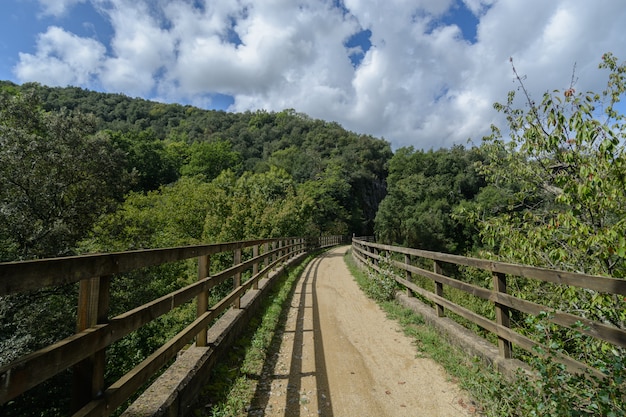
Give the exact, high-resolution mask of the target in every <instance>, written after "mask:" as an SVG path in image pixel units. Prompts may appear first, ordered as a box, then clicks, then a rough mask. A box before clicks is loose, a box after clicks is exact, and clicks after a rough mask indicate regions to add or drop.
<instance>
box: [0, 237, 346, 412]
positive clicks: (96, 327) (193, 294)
mask: <svg viewBox="0 0 626 417" xmlns="http://www.w3.org/2000/svg"><path fill="white" fill-rule="evenodd" d="M341 242H342V237H341V236H323V237H319V238H299V237H298V238H296V237H289V238H277V239H259V240H249V241H240V242H230V243H220V244H212V245H198V246H187V247H177V248H167V249H151V250H139V251H130V252H120V253H110V254H96V255H83V256H74V257H66V258H55V259H42V260H35V261H26V262H10V263H2V264H0V297H2V296H8V295H11V294H18V293H25V292H29V291H35V290H40V289H44V288H47V287H55V286H60V285H66V284H72V283H79V292H78V294H79V295H78V307H77V309H78V313H77V332H76V334H74V335H72V336H70V337H68V338H66V339H63V340H61V341H59V342H57V343H54V344H53V345H50V346H47V347H45V348H43V349H41V350H38V351H36V352H33V353H31V354H28V355H26V356H24V357H22V358H19V359H17V360H16V361H14V362H12V363H9V364H7V365H5V366H2V367H1V368H0V404H5V403H7V402H8V401H10V400H12V399H14V398H16V397H17V396H19V395H21V394H22V393H24V392H25V391H27V390H29V389H30V388H32V387H34V386H36V385H38V384H40V383H42V382H43V381H45V380H47V379H49V378H51V377H53V376H54V375H57V374H59V373H60V372H63V371H65V370H66V369H68V368H72V369H73V374H74V389H73V400H72V403H73V405H72V408H73V411H72V412H73V413H74V414H73V415H74V416H95V415H98V416H103V415H105V416H106V415H110V414H111V413H113V412H114V411H115V409H116V408H117V407H119V406H120V405H122V404H123V403H124V402H126V401H127V400H128V398H130V397H131V396H132V395H133V394H134V393H135V392H136V391H137V390H138V389H139V388H140V387H141V386H143V385H144V384H145V383H146V382H148V381H149V380H150V379H151V378H152V377H153V376H154V375H155V374H156V373H157V372H158V371H159V370H160V369H162V368H163V366H165V365H166V364H167V363H168V361H170V360H171V359H172V358H174V357H175V356H176V354H177V353H178V352H179V351H180V350H181V349H182V348H184V347H185V346H186V345H188V344H189V343H191V342H193V341H194V340H195V343H196V344H197V345H198V346H206V343H207V328H208V325H209V324H210V323H211V322H212V321H213V320H214V319H215V318H217V317H218V316H219V315H220V314H221V313H223V312H224V311H225V310H227V309H228V308H231V307H233V308H239V307H240V299H241V297H242V295H243V294H244V293H245V292H246V291H248V290H249V289H257V288H258V282H259V280H260V279H261V278H263V277H266V276H268V274H269V272H270V271H271V270H273V269H275V268H277V267H278V266H279V265H280V264H282V263H284V262H286V261H288V260H290V259H292V258H295V257H297V256H300V255H301V254H303V253H305V252H307V251H308V250H311V249H314V248H318V247H329V246H334V245H337V244H339V243H341ZM243 250H248V251H250V252H251V255H250V256H251V258H250V259H247V260H245V261H242V251H243ZM220 253H232V254H233V259H234V262H233V266H232V267H230V268H227V269H225V270H222V271H219V272H217V273H214V274H213V275H210V273H209V270H210V268H209V266H210V263H211V256H212V255H216V254H220ZM194 258H196V259H197V262H198V279H197V281H196V282H195V283H193V284H190V285H188V286H186V287H184V288H181V289H178V290H176V291H174V292H171V293H169V294H167V295H165V296H162V297H160V298H157V299H155V300H152V301H150V302H149V303H147V304H144V305H141V306H139V307H137V308H135V309H133V310H130V311H127V312H125V313H122V314H120V315H118V316H115V317H109V316H108V311H109V307H110V306H109V304H110V283H111V279H112V277H114V276H115V275H116V274H121V273H124V272H130V271H135V270H138V269H141V268H145V267H150V266H157V265H163V264H166V263H171V262H176V261H182V260H187V259H194ZM247 271H248V272H250V273H251V277H250V278H249V279H248V280H246V281H245V282H244V283H242V273H244V272H247ZM231 278H232V280H233V288H232V291H231V292H230V293H229V294H228V295H227V296H226V297H224V298H222V299H221V300H220V301H218V302H217V303H216V304H215V305H213V306H209V292H210V290H211V289H212V288H214V287H215V286H217V285H219V284H221V283H223V282H225V281H227V280H228V279H231ZM193 300H196V304H197V318H196V319H195V320H194V321H193V322H192V323H191V324H189V325H188V326H187V327H186V328H185V329H184V330H183V331H181V332H180V333H178V334H177V335H176V336H174V337H173V338H172V339H171V340H169V341H168V342H167V343H166V344H165V345H163V346H161V347H160V348H159V349H158V350H156V351H155V352H154V353H152V354H151V355H150V356H149V357H148V358H146V359H145V360H144V361H143V362H142V363H140V364H139V365H137V366H136V367H135V368H134V369H133V370H131V371H130V372H128V373H127V374H126V375H124V376H123V377H122V378H120V379H119V380H118V381H117V382H115V383H113V384H112V385H110V386H108V387H106V386H105V381H104V375H105V370H106V369H105V364H106V362H105V351H106V348H107V347H108V346H110V345H111V344H113V343H114V342H116V341H119V340H120V339H122V338H123V337H125V336H127V335H129V334H130V333H132V332H133V331H135V330H137V329H139V328H140V327H142V326H143V325H145V324H147V323H149V322H151V321H153V320H155V319H157V318H158V317H160V316H162V315H164V314H166V313H168V312H170V311H172V310H173V309H175V308H177V307H180V306H182V305H183V304H185V303H189V302H191V301H193Z"/></svg>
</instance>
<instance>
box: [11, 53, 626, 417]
mask: <svg viewBox="0 0 626 417" xmlns="http://www.w3.org/2000/svg"><path fill="white" fill-rule="evenodd" d="M599 66H600V69H599V70H600V71H602V72H603V74H606V76H607V86H606V89H605V90H604V91H601V92H597V93H596V92H579V91H577V90H576V89H575V86H574V85H572V86H570V88H569V89H566V90H565V91H559V90H554V91H551V92H546V93H545V95H544V96H543V97H542V98H541V99H540V100H536V99H535V98H533V97H531V96H530V95H529V93H528V92H527V91H526V89H525V86H524V82H523V77H522V76H519V75H518V74H517V72H516V69H515V67H514V66H513V73H514V75H515V77H516V80H517V82H518V89H517V90H516V91H513V92H511V93H510V94H509V96H508V97H507V100H506V102H505V103H496V104H494V108H495V111H498V112H500V113H502V114H504V116H505V117H506V120H507V126H492V134H491V135H489V136H487V137H485V138H482V141H481V143H480V144H479V145H474V144H472V145H471V146H468V147H464V146H460V145H457V146H453V147H452V148H449V149H446V148H442V149H438V150H433V149H431V150H420V149H415V148H413V147H405V148H400V149H397V150H396V151H395V152H392V150H391V146H390V143H389V142H387V141H386V140H384V139H380V138H375V137H372V136H368V135H360V134H356V133H353V132H349V131H347V130H345V129H344V128H342V127H341V126H340V125H339V124H337V123H333V122H326V121H322V120H315V119H311V118H309V117H308V116H307V115H304V114H301V113H297V112H296V111H295V110H292V109H287V110H284V111H281V112H267V111H263V110H259V111H255V112H246V113H229V112H224V111H210V110H202V109H199V108H196V107H193V106H183V105H178V104H163V103H157V102H151V101H147V100H143V99H138V98H130V97H127V96H125V95H122V94H108V93H99V92H94V91H88V90H84V89H81V88H77V87H66V88H58V87H54V88H53V87H46V86H42V85H39V84H36V83H26V84H23V85H16V84H13V83H11V82H7V81H4V82H0V262H8V261H17V260H29V259H38V258H44V257H55V256H66V255H73V254H81V253H88V252H89V253H90V252H108V251H122V250H129V249H139V248H156V247H169V246H178V245H188V244H195V243H200V242H203V243H214V242H224V241H234V240H243V239H253V238H259V237H279V236H319V235H333V234H342V235H348V236H352V235H353V234H354V235H360V236H364V235H375V236H376V238H377V240H379V241H381V242H383V243H389V244H398V245H404V246H410V247H413V248H419V249H427V250H434V251H442V252H449V253H455V254H462V255H471V256H477V257H488V258H493V259H498V260H504V261H508V262H518V263H525V264H530V265H535V266H543V267H549V268H555V269H562V270H567V271H574V272H584V273H588V274H598V275H606V276H612V277H616V278H624V277H625V275H626V154H625V150H624V145H625V141H624V139H625V128H626V126H625V124H624V116H623V115H622V114H620V112H619V111H618V109H619V105H618V103H619V101H620V99H621V97H622V96H623V94H624V92H625V91H626V65H625V64H623V63H622V64H620V63H619V62H618V60H617V58H616V57H614V56H613V55H612V54H610V53H607V54H605V55H604V56H603V58H602V61H601V63H600V65H599ZM572 79H574V78H572ZM520 102H521V103H522V104H521V105H520V104H519V103H520ZM225 262H226V261H225ZM218 266H219V265H216V267H218ZM460 272H463V271H459V273H460ZM465 272H467V271H465ZM172 277H175V278H172ZM466 277H467V279H469V280H475V281H477V282H478V281H480V280H483V279H484V277H479V276H472V275H471V273H470V274H468V275H466ZM132 278H133V280H134V282H137V283H143V284H144V285H133V286H128V285H124V284H122V283H121V281H122V280H120V284H119V285H118V286H116V287H115V288H114V289H113V293H114V297H117V299H118V301H119V306H120V308H122V307H132V305H133V304H134V305H137V304H139V303H141V302H142V300H148V299H152V298H154V297H155V296H159V295H160V294H164V293H167V292H168V291H171V289H172V288H174V287H176V286H177V285H178V286H181V285H183V284H184V283H185V282H188V281H190V280H192V279H193V278H194V277H193V271H192V268H190V267H189V266H188V265H177V266H174V267H171V268H169V269H168V268H157V269H155V270H152V271H148V272H146V273H145V274H138V275H137V276H133V277H132ZM528 285H530V284H528ZM518 290H519V291H520V292H522V293H525V294H527V298H528V299H531V300H532V299H533V297H543V301H544V303H545V302H546V301H545V299H548V300H549V302H551V303H552V304H551V305H553V306H554V307H555V308H558V309H561V310H563V311H570V310H576V311H577V312H578V313H580V312H581V311H582V312H583V314H587V315H588V316H589V317H590V318H593V319H596V320H601V321H603V322H605V323H610V324H611V325H614V326H616V327H619V328H625V326H626V308H625V307H626V305H625V304H626V301H625V300H623V299H618V298H617V297H614V298H611V297H608V296H605V295H602V294H595V293H594V294H592V293H590V292H588V291H575V290H571V289H563V290H562V291H561V292H557V293H545V292H544V291H542V288H531V287H524V286H523V285H521V286H520V288H519V289H518ZM75 296H76V288H75V287H73V286H69V287H66V288H58V289H54V290H51V291H45V292H43V291H42V292H38V293H36V294H26V295H20V296H11V297H0V365H3V364H6V363H8V362H10V361H12V360H13V359H15V358H17V357H19V356H21V355H23V354H25V353H27V352H31V351H34V350H36V349H38V348H40V347H42V346H45V345H47V344H50V343H52V342H53V341H55V340H59V339H60V338H62V337H65V336H67V335H69V334H71V333H72V332H73V323H74V322H75V320H74V319H73V315H74V314H75V312H74V311H70V309H68V308H66V304H67V301H66V300H67V299H68V297H75ZM475 308H479V306H478V307H477V306H475ZM190 314H191V313H190ZM184 316H185V314H184V313H183V314H181V316H180V317H167V318H165V319H164V320H168V326H169V328H171V331H175V329H176V328H177V327H180V326H182V325H183V323H184V322H185V320H187V319H188V317H184ZM59 323H61V324H59ZM530 327H531V326H530V325H529V330H528V331H529V332H530V331H531V330H532V329H530ZM34 329H37V330H38V332H37V333H38V334H37V336H34V334H33V332H34ZM161 333H162V332H159V329H158V328H156V326H155V327H154V328H146V329H141V331H140V332H138V334H137V335H135V336H133V338H131V340H127V341H124V344H123V345H120V346H117V347H114V348H113V349H112V351H111V352H109V354H108V359H107V360H110V361H113V362H115V363H116V366H117V367H118V368H119V369H120V370H123V369H128V368H129V367H131V366H132V365H133V364H134V363H137V361H140V360H141V358H142V356H141V354H140V353H141V352H144V353H145V352H149V351H150V349H151V348H152V347H153V346H157V345H158V343H159V342H160V341H161V340H163V338H165V337H166V335H163V334H161ZM570 338H571V334H560V335H554V339H553V340H554V341H555V343H557V346H563V345H565V344H567V345H568V348H570V349H573V351H574V352H575V354H578V355H581V356H585V357H587V358H591V360H592V361H596V362H597V364H598V366H600V367H604V368H605V369H607V372H613V371H615V370H616V369H617V370H619V369H623V368H624V364H623V359H621V358H622V357H623V356H624V355H623V354H624V352H621V351H619V352H617V351H615V349H611V348H609V347H608V346H606V345H601V344H600V345H587V344H586V342H585V341H580V340H578V341H571V340H570ZM131 351H132V352H140V353H137V354H133V355H135V356H133V357H129V356H128V354H127V353H126V352H131ZM114 377H115V375H108V376H107V378H111V379H113V378H114ZM618 385H619V384H618ZM576 389H578V388H576ZM37 390H39V391H37ZM62 390H63V382H59V381H56V382H55V381H52V382H51V384H50V386H47V387H40V388H37V389H35V390H33V393H32V394H31V397H30V401H31V402H38V401H42V400H41V398H44V397H41V395H43V394H42V393H44V392H46V393H47V394H45V398H47V399H50V398H55V397H56V396H57V395H56V394H58V393H59V392H60V391H62ZM569 394H571V392H569ZM569 394H568V395H569ZM28 401H29V400H28V399H27V400H25V401H24V403H23V404H14V405H12V406H11V408H7V409H6V410H4V411H3V415H4V414H5V413H6V415H20V413H21V414H23V413H25V412H27V410H28V408H22V407H28V406H29V405H28ZM52 404H53V405H52V406H50V407H49V411H48V414H46V415H62V414H63V413H62V412H61V411H60V410H62V409H63V406H64V404H63V401H58V400H57V399H55V401H53V402H52ZM581 407H582V406H581ZM0 410H2V408H0ZM579 415H587V414H584V413H581V414H579ZM616 415H617V414H616Z"/></svg>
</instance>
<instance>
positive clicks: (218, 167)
mask: <svg viewBox="0 0 626 417" xmlns="http://www.w3.org/2000/svg"><path fill="white" fill-rule="evenodd" d="M241 162H242V160H241V155H240V154H239V153H238V152H235V151H233V150H232V145H231V144H230V142H227V141H222V140H218V141H215V142H194V143H193V144H191V146H189V149H188V157H187V161H186V163H185V164H184V165H183V166H182V168H181V174H182V175H186V176H193V175H203V176H204V178H205V179H207V180H212V179H213V178H215V177H217V176H218V175H219V174H220V173H221V172H222V171H224V170H225V169H232V170H234V171H239V170H240V169H241Z"/></svg>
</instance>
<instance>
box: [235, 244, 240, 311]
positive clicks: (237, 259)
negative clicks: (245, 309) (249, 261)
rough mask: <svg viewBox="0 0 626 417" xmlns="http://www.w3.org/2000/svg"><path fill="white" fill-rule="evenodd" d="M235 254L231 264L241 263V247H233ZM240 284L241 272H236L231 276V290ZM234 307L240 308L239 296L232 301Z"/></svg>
mask: <svg viewBox="0 0 626 417" xmlns="http://www.w3.org/2000/svg"><path fill="white" fill-rule="evenodd" d="M234 255H235V256H234V257H233V258H234V259H233V266H236V265H239V264H240V263H241V248H237V249H235V254H234ZM240 286H241V272H237V273H236V274H235V275H234V276H233V290H236V289H237V288H239V287H240ZM233 307H234V308H241V297H237V298H235V302H234V303H233Z"/></svg>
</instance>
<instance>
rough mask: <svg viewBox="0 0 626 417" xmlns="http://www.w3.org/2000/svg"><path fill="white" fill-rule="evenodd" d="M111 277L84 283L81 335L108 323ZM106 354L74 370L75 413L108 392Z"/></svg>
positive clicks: (96, 355)
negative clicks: (105, 375)
mask: <svg viewBox="0 0 626 417" xmlns="http://www.w3.org/2000/svg"><path fill="white" fill-rule="evenodd" d="M110 283H111V278H110V277H108V276H105V277H96V278H89V279H83V280H81V281H80V286H79V290H78V291H79V292H78V317H77V321H76V331H77V332H81V331H83V330H85V329H88V328H90V327H93V326H95V325H97V324H104V323H106V322H107V321H108V313H109V294H110ZM105 359H106V358H105V351H104V350H100V351H98V352H96V353H94V354H93V355H92V356H91V357H89V358H87V359H85V360H83V361H81V362H79V363H78V364H76V365H75V366H74V367H73V373H74V375H73V391H72V405H71V407H72V410H74V411H78V410H79V409H80V408H82V407H83V406H84V405H85V404H87V403H88V402H89V401H91V400H92V399H94V398H97V397H99V396H100V395H102V393H103V392H104V372H105V364H106V361H105Z"/></svg>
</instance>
